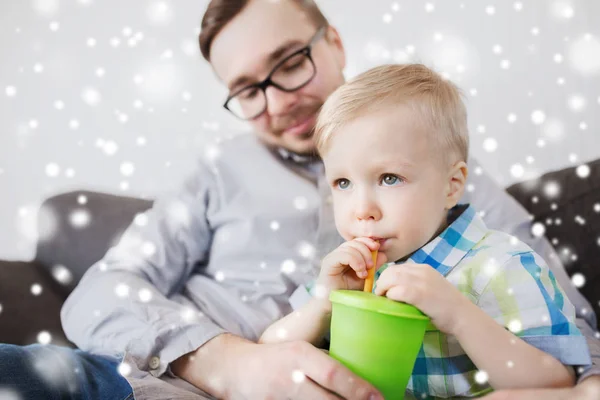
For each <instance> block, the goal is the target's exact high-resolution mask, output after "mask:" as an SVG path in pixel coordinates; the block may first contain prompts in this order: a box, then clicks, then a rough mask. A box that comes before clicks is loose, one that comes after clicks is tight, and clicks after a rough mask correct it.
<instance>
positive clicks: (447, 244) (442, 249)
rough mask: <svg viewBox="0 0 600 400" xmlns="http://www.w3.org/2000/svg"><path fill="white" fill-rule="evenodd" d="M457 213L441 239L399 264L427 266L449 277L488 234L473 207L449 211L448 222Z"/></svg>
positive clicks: (440, 236)
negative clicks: (409, 263) (412, 263)
mask: <svg viewBox="0 0 600 400" xmlns="http://www.w3.org/2000/svg"><path fill="white" fill-rule="evenodd" d="M456 213H460V215H458V217H456V219H454V221H453V222H452V223H450V225H449V226H448V227H447V228H446V229H445V230H444V231H443V232H442V233H440V235H439V236H437V237H436V238H434V239H433V240H431V241H430V242H429V243H427V244H426V245H425V246H423V247H421V248H420V249H418V250H417V251H415V252H414V253H413V254H411V256H410V257H409V258H408V259H407V260H406V261H400V262H396V264H403V263H404V262H407V261H410V262H414V263H417V264H428V265H431V266H432V267H433V268H435V269H436V270H437V271H438V272H439V273H441V274H442V275H443V276H447V275H448V274H449V273H450V271H451V270H452V269H453V268H454V267H455V266H456V265H458V263H459V262H460V261H461V260H462V259H463V258H464V257H465V255H466V254H467V253H468V252H469V251H471V250H472V249H473V247H474V246H475V245H476V244H477V243H478V242H480V241H481V239H483V237H484V236H485V235H486V233H487V232H488V228H487V227H486V225H485V223H484V222H483V220H482V219H481V217H480V216H479V215H477V213H476V212H475V208H473V206H471V205H469V204H464V205H458V206H456V207H454V208H452V209H451V210H450V211H449V212H448V219H449V220H451V218H452V217H453V216H454V215H456Z"/></svg>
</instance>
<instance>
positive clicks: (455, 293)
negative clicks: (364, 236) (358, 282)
mask: <svg viewBox="0 0 600 400" xmlns="http://www.w3.org/2000/svg"><path fill="white" fill-rule="evenodd" d="M375 294H377V295H379V296H386V297H388V298H390V299H392V300H396V301H402V302H404V303H408V304H411V305H413V306H415V307H417V308H418V309H419V310H421V311H422V312H423V313H424V314H426V315H427V316H429V317H430V318H431V322H432V323H433V324H434V325H435V326H436V327H437V328H438V329H439V330H440V331H442V332H444V333H447V334H450V335H453V334H454V333H455V330H456V329H457V326H458V323H459V322H460V320H461V317H462V315H463V311H466V310H467V309H468V308H470V307H471V306H473V304H472V303H471V302H470V301H469V299H467V298H466V297H465V296H464V295H463V294H462V293H461V292H460V291H459V290H458V289H456V287H454V285H452V283H450V282H449V281H448V280H447V279H446V278H444V277H443V276H442V274H440V273H439V272H438V271H436V270H435V269H434V268H433V267H431V266H430V265H426V264H415V263H406V264H400V265H391V266H389V267H387V269H386V270H385V271H383V272H382V273H381V276H380V277H379V279H378V280H377V284H376V286H375Z"/></svg>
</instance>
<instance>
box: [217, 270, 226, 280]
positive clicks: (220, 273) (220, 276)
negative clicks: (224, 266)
mask: <svg viewBox="0 0 600 400" xmlns="http://www.w3.org/2000/svg"><path fill="white" fill-rule="evenodd" d="M215 280H217V281H218V282H223V281H224V280H225V273H224V272H223V271H217V273H216V274H215Z"/></svg>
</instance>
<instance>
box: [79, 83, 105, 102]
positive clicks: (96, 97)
mask: <svg viewBox="0 0 600 400" xmlns="http://www.w3.org/2000/svg"><path fill="white" fill-rule="evenodd" d="M81 98H82V99H83V101H84V102H85V103H86V104H87V105H88V106H91V107H94V106H97V105H98V104H99V103H100V100H101V99H102V96H100V93H98V91H97V90H96V89H95V88H93V87H86V88H84V89H83V90H82V92H81Z"/></svg>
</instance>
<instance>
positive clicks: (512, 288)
mask: <svg viewBox="0 0 600 400" xmlns="http://www.w3.org/2000/svg"><path fill="white" fill-rule="evenodd" d="M315 140H316V143H317V148H318V151H319V153H320V155H321V157H322V159H323V162H324V164H325V170H326V176H327V179H328V181H329V183H330V185H331V189H332V193H333V207H334V215H335V221H336V227H337V229H338V231H339V233H340V235H341V236H342V237H343V238H344V239H345V240H346V242H345V243H343V244H342V245H341V246H339V247H338V248H337V249H336V250H334V251H333V252H331V253H330V254H329V255H327V256H326V257H325V258H324V259H323V260H322V265H321V271H320V274H319V277H318V280H317V282H316V285H315V286H314V288H313V289H314V290H312V292H313V294H314V296H312V298H311V299H310V300H309V301H308V303H306V304H305V305H304V306H303V307H302V308H301V309H300V310H297V311H296V312H294V313H292V314H290V315H288V316H287V317H285V318H283V319H282V320H280V321H278V322H276V323H275V324H273V325H272V326H271V327H269V328H268V329H267V330H266V331H265V332H264V334H263V336H262V337H261V340H260V341H261V342H263V343H266V342H275V341H282V340H285V341H291V340H305V341H309V342H311V343H313V344H315V345H317V346H319V345H322V344H323V341H324V339H325V337H326V335H327V333H328V329H329V324H330V318H331V303H330V302H329V300H328V297H329V292H330V291H331V290H336V289H352V290H362V288H363V284H364V279H365V277H366V276H367V269H369V268H379V269H378V271H377V274H376V285H375V289H374V293H375V294H377V295H380V296H387V297H388V298H390V299H393V300H396V301H402V302H405V303H409V304H412V305H414V306H415V307H417V308H419V309H420V310H421V311H422V312H423V313H425V314H427V315H428V316H429V317H430V318H431V321H432V323H433V324H434V325H435V327H436V328H437V329H438V330H437V331H428V332H427V333H426V334H425V338H424V343H423V346H422V348H421V350H420V352H419V355H418V358H417V361H416V363H415V367H414V370H413V374H412V377H411V380H410V382H409V384H408V388H407V396H408V397H410V396H414V398H418V399H424V398H436V397H439V398H447V397H453V396H465V397H473V396H478V395H481V394H483V393H486V392H488V391H491V390H492V389H506V388H523V387H564V386H572V385H573V384H574V379H575V373H574V369H573V368H572V367H571V366H577V365H587V364H589V363H590V362H591V361H590V357H589V351H588V348H587V345H586V343H585V340H584V338H583V337H582V336H581V334H580V333H579V331H578V329H577V328H576V326H575V324H574V319H575V312H574V307H573V306H572V305H571V304H570V303H569V301H568V299H567V297H566V296H565V295H564V293H563V291H562V289H561V288H559V287H558V285H557V283H556V280H555V279H554V276H553V275H552V273H551V272H550V271H549V269H548V268H547V267H546V265H545V263H544V260H543V259H542V258H541V257H540V256H538V255H537V254H536V253H535V252H534V251H533V250H531V248H529V247H528V246H527V245H525V244H524V243H521V242H520V241H519V240H517V239H516V238H515V237H512V236H510V235H507V234H504V233H501V232H498V231H493V230H490V229H488V228H486V226H485V224H484V222H483V221H482V219H481V218H480V216H479V215H478V214H477V213H476V212H475V210H474V209H473V208H472V207H471V206H469V205H458V201H459V199H460V198H461V195H462V194H463V191H464V186H465V181H466V178H467V165H466V160H467V153H468V143H469V140H468V130H467V116H466V110H465V107H464V104H463V102H462V100H461V96H460V93H459V90H458V89H457V88H456V86H454V85H453V84H452V83H450V82H449V81H447V80H444V79H443V78H442V77H441V76H439V75H438V74H436V73H435V72H433V71H431V70H430V69H428V68H427V67H425V66H423V65H387V66H382V67H378V68H374V69H372V70H370V71H367V72H366V73H363V74H361V75H360V76H358V77H357V78H356V79H354V80H352V81H350V82H348V83H346V84H345V85H343V86H342V87H340V88H339V89H338V90H337V91H336V92H334V94H332V95H331V96H330V98H329V99H328V100H327V102H326V103H325V105H324V106H323V109H322V111H321V114H320V115H319V118H318V122H317V126H316V132H315ZM475 190H476V189H475ZM372 250H378V258H377V262H376V265H373V263H372V261H371V251H372ZM387 261H392V263H390V264H386V262H387ZM384 264H386V265H384ZM381 266H383V267H381ZM380 267H381V268H380ZM302 289H303V290H306V289H304V288H302Z"/></svg>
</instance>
